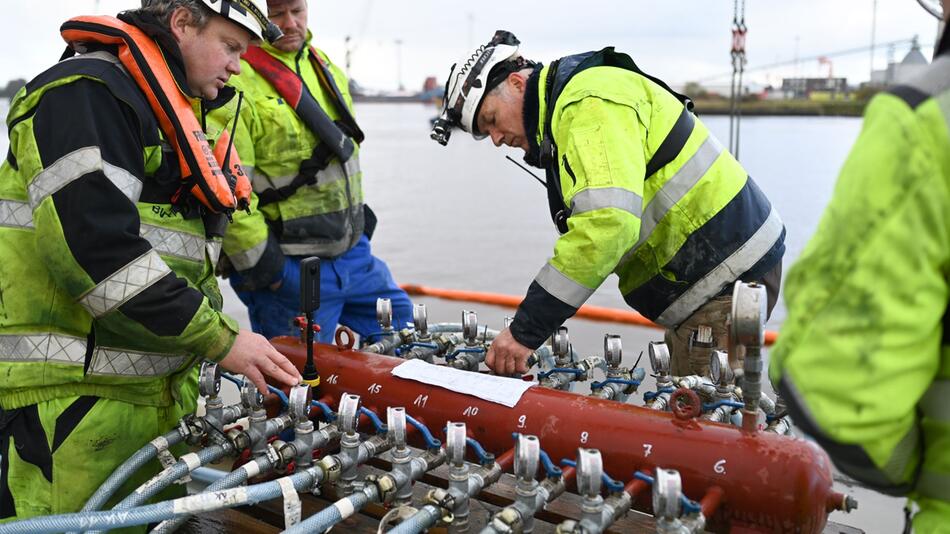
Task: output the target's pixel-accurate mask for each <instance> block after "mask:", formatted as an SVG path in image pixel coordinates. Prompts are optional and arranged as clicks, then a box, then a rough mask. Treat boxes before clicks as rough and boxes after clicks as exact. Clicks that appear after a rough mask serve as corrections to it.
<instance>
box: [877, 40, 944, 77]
mask: <svg viewBox="0 0 950 534" xmlns="http://www.w3.org/2000/svg"><path fill="white" fill-rule="evenodd" d="M929 64H930V62H929V61H927V58H926V57H924V55H923V54H922V53H921V52H920V45H919V44H918V43H917V39H916V38H914V41H913V44H912V45H911V48H910V52H907V55H906V56H904V59H902V60H901V62H900V63H896V62H894V61H890V62H888V64H887V68H884V69H881V70H876V71H874V72H872V73H871V85H875V86H878V87H887V86H889V85H894V84H897V83H901V82H904V81H906V80H907V79H908V78H913V77H914V76H916V75H917V74H918V73H919V72H921V71H922V70H923V69H924V68H926V67H927V65H929Z"/></svg>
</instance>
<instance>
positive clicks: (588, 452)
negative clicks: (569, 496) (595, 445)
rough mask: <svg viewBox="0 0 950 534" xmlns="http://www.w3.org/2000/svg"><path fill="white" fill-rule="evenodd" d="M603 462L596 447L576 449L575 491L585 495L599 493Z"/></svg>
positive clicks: (590, 495)
mask: <svg viewBox="0 0 950 534" xmlns="http://www.w3.org/2000/svg"><path fill="white" fill-rule="evenodd" d="M603 474H604V462H603V459H602V458H601V457H600V451H599V450H597V449H577V492H578V493H580V494H581V495H584V496H585V497H591V498H593V497H597V496H598V495H600V484H601V478H602V477H603Z"/></svg>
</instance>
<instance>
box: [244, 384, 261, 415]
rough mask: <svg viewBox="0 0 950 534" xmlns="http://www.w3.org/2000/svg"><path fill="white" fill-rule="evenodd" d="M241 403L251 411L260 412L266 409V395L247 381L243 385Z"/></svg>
mask: <svg viewBox="0 0 950 534" xmlns="http://www.w3.org/2000/svg"><path fill="white" fill-rule="evenodd" d="M241 403H242V404H243V405H244V406H247V407H248V408H249V409H251V410H260V409H261V408H263V407H264V395H262V394H261V392H260V391H258V390H257V386H255V385H254V383H253V382H250V381H249V380H247V379H245V380H244V383H243V384H241Z"/></svg>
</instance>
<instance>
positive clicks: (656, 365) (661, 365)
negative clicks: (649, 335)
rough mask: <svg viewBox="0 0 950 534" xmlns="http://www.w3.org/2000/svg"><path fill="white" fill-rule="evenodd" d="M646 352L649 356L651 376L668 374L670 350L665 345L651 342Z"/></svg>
mask: <svg viewBox="0 0 950 534" xmlns="http://www.w3.org/2000/svg"><path fill="white" fill-rule="evenodd" d="M647 352H648V353H649V354H650V367H652V368H653V374H656V375H668V374H670V349H669V348H668V347H667V346H666V343H662V342H658V341H651V342H650V344H649V345H648V350H647Z"/></svg>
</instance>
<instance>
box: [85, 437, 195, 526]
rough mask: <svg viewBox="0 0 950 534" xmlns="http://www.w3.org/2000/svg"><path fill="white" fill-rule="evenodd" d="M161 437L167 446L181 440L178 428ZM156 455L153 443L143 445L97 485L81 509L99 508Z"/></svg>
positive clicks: (91, 509) (88, 510)
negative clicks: (97, 487)
mask: <svg viewBox="0 0 950 534" xmlns="http://www.w3.org/2000/svg"><path fill="white" fill-rule="evenodd" d="M162 437H163V438H165V441H167V442H168V446H169V447H171V446H172V445H176V444H178V443H179V442H181V440H182V435H181V433H180V432H179V431H178V429H175V430H172V431H171V432H169V433H167V434H165V435H164V436H162ZM157 455H158V449H157V448H155V446H154V445H152V444H151V443H147V444H145V446H144V447H142V448H141V449H139V450H138V451H137V452H136V453H135V454H133V455H132V456H130V457H129V459H128V460H126V461H125V462H123V463H122V465H120V466H119V467H118V468H117V469H116V470H115V471H113V472H112V474H111V475H109V478H107V479H106V481H105V482H103V483H102V485H101V486H99V489H97V490H96V492H95V493H93V494H92V497H89V500H88V501H86V504H85V506H83V507H82V511H83V512H91V511H94V510H98V509H99V508H101V507H102V506H103V505H105V503H106V502H107V501H108V500H109V498H110V497H112V495H113V494H114V493H115V492H116V491H118V489H119V488H120V487H122V484H124V483H125V481H126V480H128V479H129V477H131V476H132V475H133V474H134V473H135V472H136V471H138V470H139V468H141V467H142V466H143V465H145V464H147V463H148V462H150V461H151V460H152V459H153V458H155V456H157Z"/></svg>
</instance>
